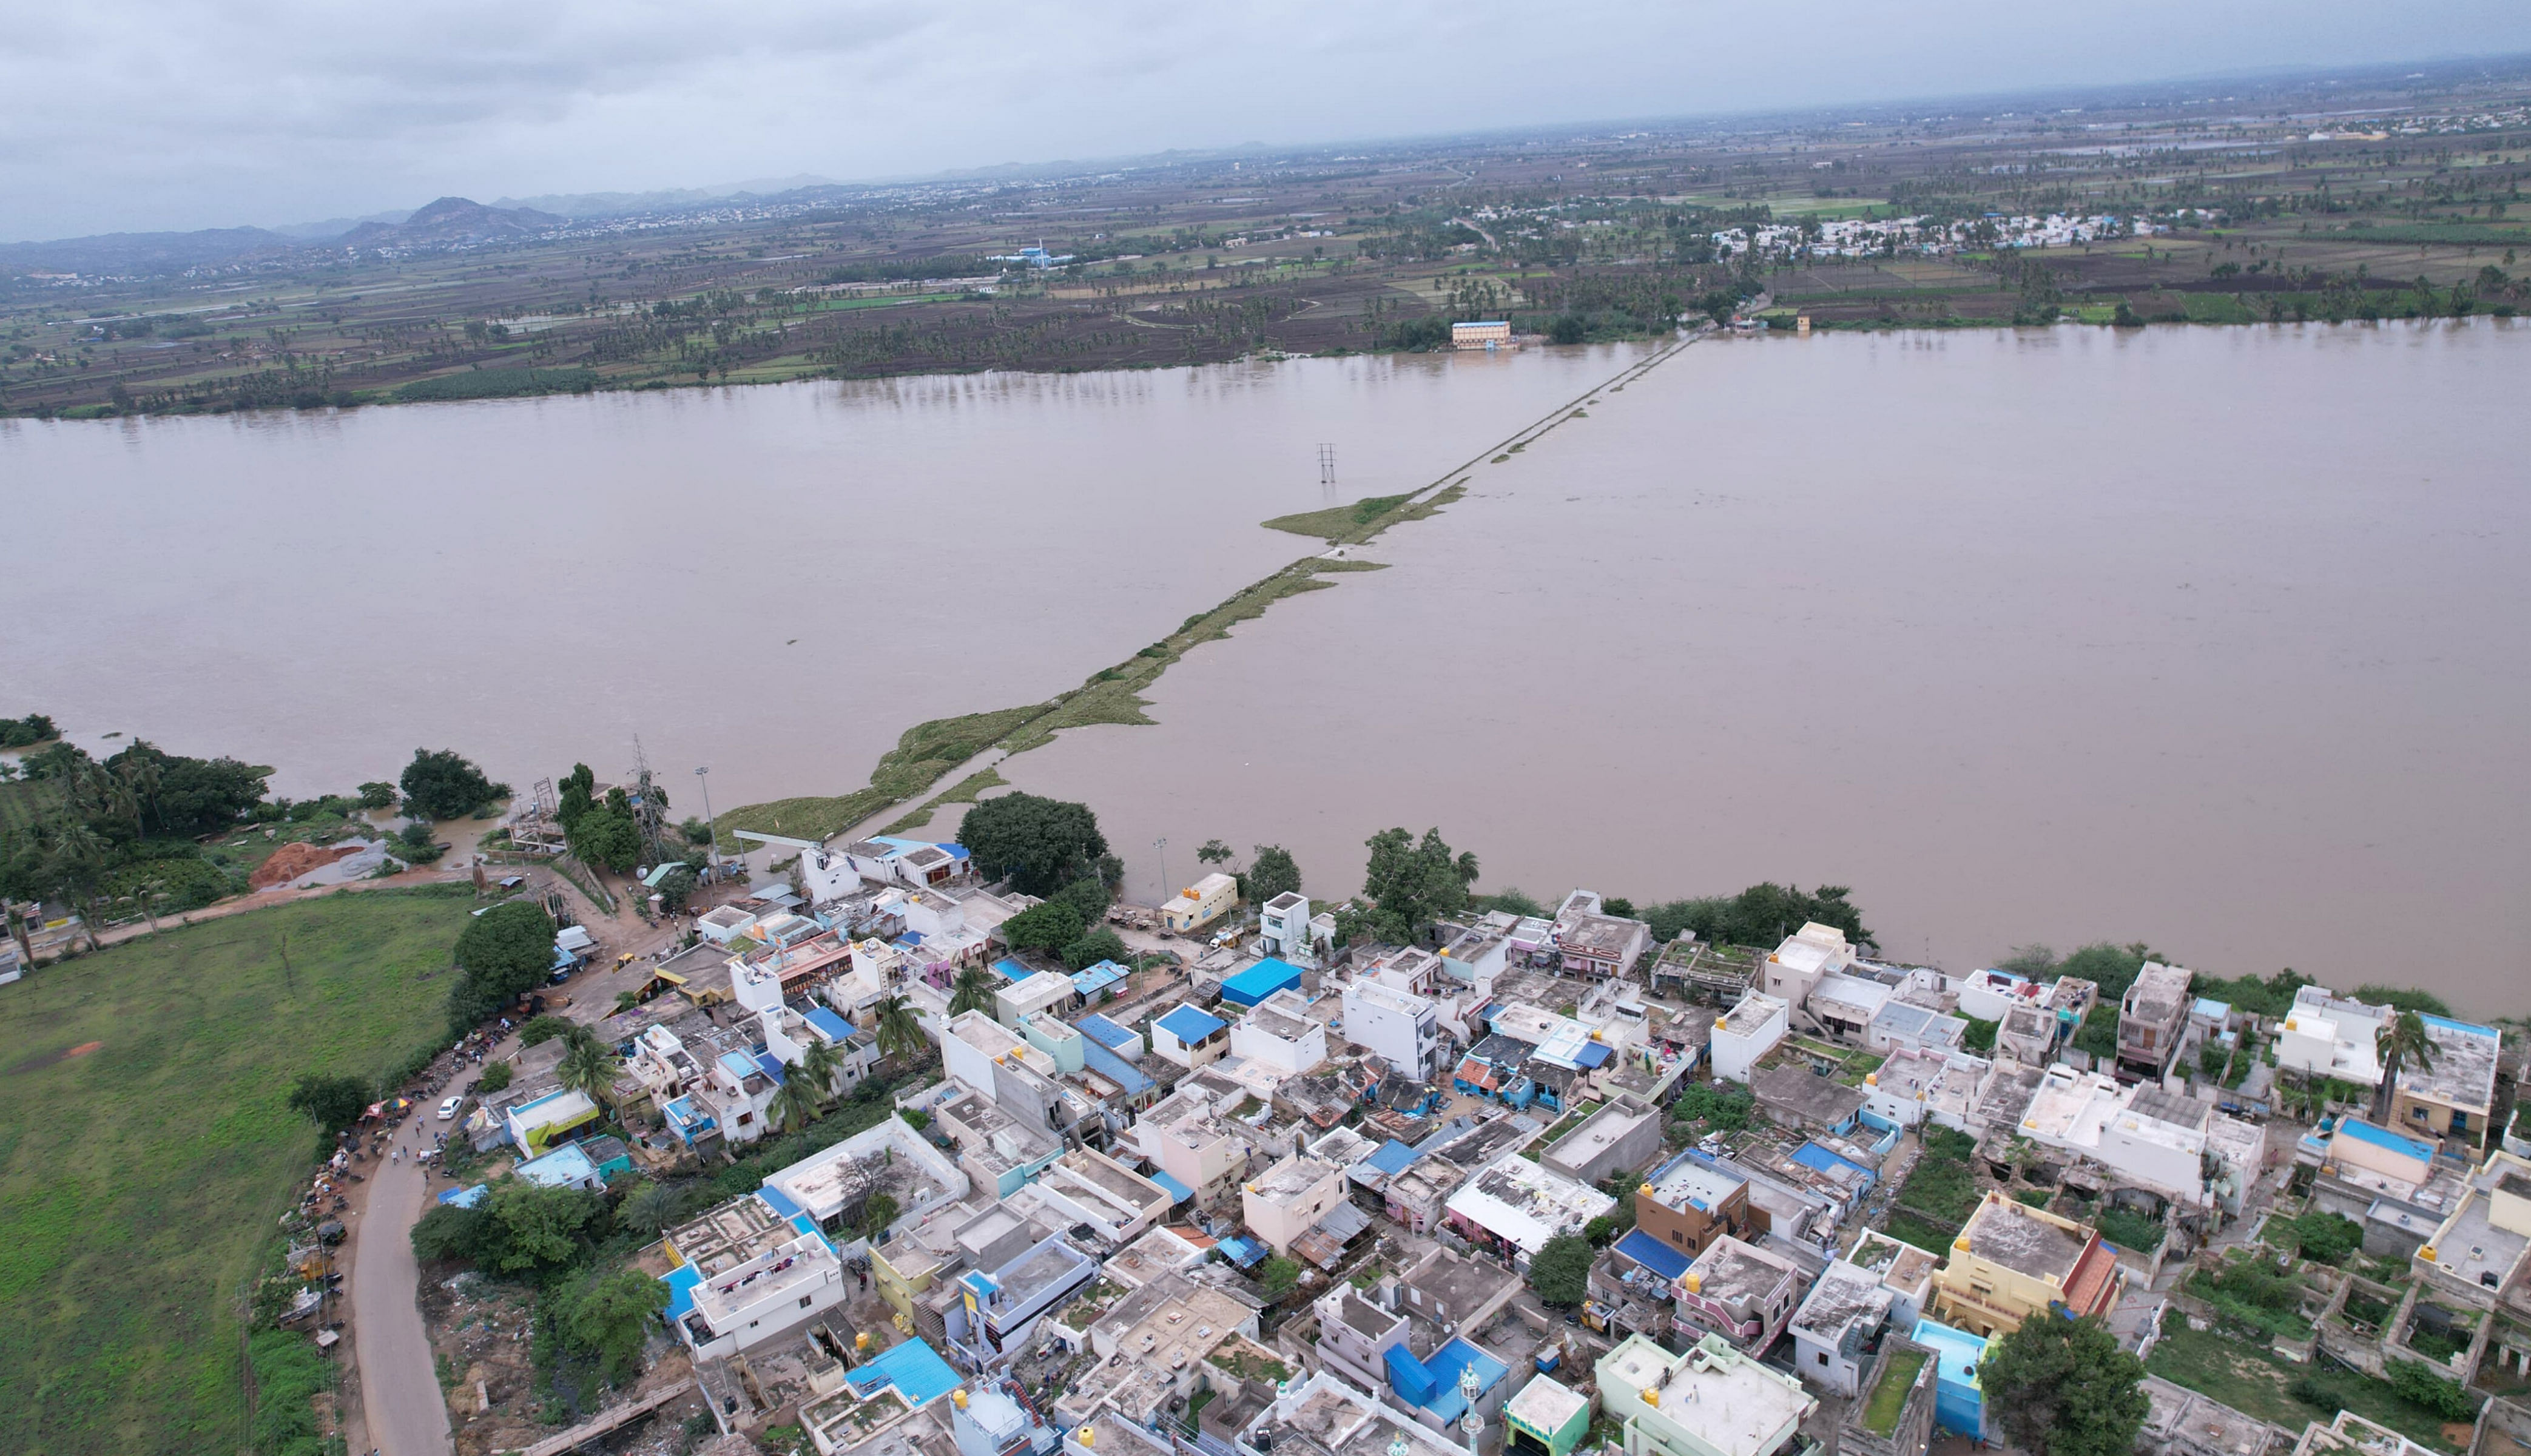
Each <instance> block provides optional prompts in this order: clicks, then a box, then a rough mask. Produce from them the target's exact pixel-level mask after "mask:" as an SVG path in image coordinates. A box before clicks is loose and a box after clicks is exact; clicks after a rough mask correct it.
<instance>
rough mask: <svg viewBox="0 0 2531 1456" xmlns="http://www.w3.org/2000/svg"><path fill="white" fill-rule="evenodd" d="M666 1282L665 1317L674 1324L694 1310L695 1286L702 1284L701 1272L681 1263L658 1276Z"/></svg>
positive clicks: (688, 1264) (692, 1266) (691, 1265)
mask: <svg viewBox="0 0 2531 1456" xmlns="http://www.w3.org/2000/svg"><path fill="white" fill-rule="evenodd" d="M659 1277H660V1278H662V1279H665V1280H667V1281H668V1309H667V1317H668V1322H669V1323H670V1324H674V1323H676V1322H677V1321H678V1320H680V1319H682V1318H684V1317H685V1316H687V1315H689V1314H691V1313H693V1311H694V1308H695V1286H696V1285H698V1284H701V1283H702V1282H703V1270H702V1269H700V1268H698V1267H696V1266H695V1265H693V1264H690V1263H681V1264H679V1265H677V1266H676V1267H675V1268H673V1269H670V1270H668V1271H667V1272H666V1273H664V1274H662V1275H660V1276H659Z"/></svg>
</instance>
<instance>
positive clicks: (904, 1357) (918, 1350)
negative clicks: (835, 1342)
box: [844, 1340, 958, 1411]
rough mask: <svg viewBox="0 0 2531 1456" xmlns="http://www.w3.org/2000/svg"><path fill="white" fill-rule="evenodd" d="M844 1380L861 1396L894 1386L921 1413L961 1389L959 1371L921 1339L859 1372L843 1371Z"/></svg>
mask: <svg viewBox="0 0 2531 1456" xmlns="http://www.w3.org/2000/svg"><path fill="white" fill-rule="evenodd" d="M844 1379H845V1380H846V1381H847V1382H849V1383H850V1384H851V1385H852V1387H853V1390H854V1392H855V1393H857V1394H860V1395H868V1394H870V1393H871V1392H872V1391H873V1390H875V1389H877V1388H878V1387H879V1386H882V1385H893V1386H895V1387H896V1393H897V1394H899V1395H901V1396H903V1397H905V1403H906V1404H907V1405H910V1406H912V1407H914V1408H915V1409H916V1410H918V1411H919V1410H921V1409H923V1408H924V1407H925V1406H928V1405H929V1404H931V1403H932V1402H933V1401H935V1400H938V1399H939V1398H940V1397H942V1396H944V1395H947V1394H948V1393H949V1392H950V1391H952V1390H955V1389H957V1388H958V1372H956V1371H954V1370H951V1369H950V1368H949V1362H947V1361H945V1360H943V1359H941V1358H940V1352H939V1351H937V1350H934V1349H932V1348H931V1347H930V1346H929V1345H928V1344H926V1343H925V1342H923V1341H922V1340H908V1341H906V1342H905V1343H904V1344H902V1345H898V1346H896V1347H895V1348H894V1349H891V1350H889V1351H888V1352H887V1353H886V1354H884V1355H881V1356H880V1357H878V1358H877V1359H876V1360H873V1361H872V1362H871V1363H870V1364H868V1365H866V1366H863V1367H862V1368H861V1369H859V1370H851V1371H846V1372H844Z"/></svg>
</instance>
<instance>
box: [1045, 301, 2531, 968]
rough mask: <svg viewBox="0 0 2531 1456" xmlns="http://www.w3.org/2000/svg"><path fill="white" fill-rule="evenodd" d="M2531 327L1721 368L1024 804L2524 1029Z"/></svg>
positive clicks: (2348, 332)
mask: <svg viewBox="0 0 2531 1456" xmlns="http://www.w3.org/2000/svg"><path fill="white" fill-rule="evenodd" d="M2526 380H2531V329H2526V328H2524V327H2522V326H2520V325H2510V326H2507V325H2500V324H2497V323H2495V322H2493V321H2481V322H2478V323H2476V324H2432V325H2424V326H2408V325H2399V326H2384V327H2365V328H2353V327H2343V326H2341V327H2337V328H2328V327H2323V326H2312V327H2308V328H2300V329H2270V328H2244V329H2228V330H2216V329H2188V328H2172V329H2148V330H2141V331H2121V332H2116V333H2112V332H2110V331H2108V330H2101V329H2073V328H2060V329H2053V330H2022V331H1995V332H1979V333H1928V334H1914V335H1884V336H1877V337H1872V336H1849V335H1823V336H1819V337H1814V338H1812V339H1809V340H1789V339H1780V340H1771V341H1765V342H1759V341H1720V342H1711V343H1706V344H1700V345H1697V346H1695V347H1692V348H1689V349H1687V350H1685V351H1683V352H1681V353H1680V354H1679V355H1677V356H1676V357H1675V358H1673V359H1672V360H1670V361H1669V362H1667V363H1665V364H1661V365H1660V366H1659V367H1658V368H1656V369H1654V370H1652V371H1651V372H1650V374H1648V375H1646V376H1645V377H1644V378H1643V379H1641V380H1640V381H1639V382H1637V383H1634V384H1632V385H1630V386H1629V387H1627V388H1626V389H1625V390H1624V391H1623V392H1619V393H1609V394H1604V395H1603V396H1601V397H1600V398H1599V399H1598V400H1597V401H1596V402H1595V403H1593V404H1592V405H1591V406H1590V408H1589V418H1588V419H1585V420H1575V421H1572V422H1571V423H1569V424H1566V425H1563V426H1560V427H1558V428H1557V429H1556V430H1554V431H1553V432H1551V433H1550V434H1549V435H1547V438H1546V439H1545V440H1543V441H1541V442H1540V443H1538V444H1536V445H1533V446H1531V447H1530V448H1529V449H1528V450H1526V451H1524V452H1523V453H1522V454H1521V455H1519V456H1518V457H1516V458H1515V459H1514V460H1512V461H1510V462H1508V463H1505V464H1502V465H1493V466H1487V467H1480V468H1479V469H1478V471H1477V473H1476V478H1475V480H1474V482H1473V484H1472V487H1471V488H1472V491H1473V494H1472V495H1471V496H1470V498H1469V499H1468V500H1467V502H1466V503H1465V504H1463V505H1461V506H1458V507H1456V508H1454V509H1452V510H1450V511H1448V512H1446V513H1444V514H1443V515H1441V516H1440V517H1438V518H1436V519H1434V520H1433V521H1430V522H1427V523H1424V524H1422V525H1419V526H1416V527H1413V528H1411V529H1408V530H1404V531H1400V532H1392V533H1391V534H1390V535H1389V536H1388V537H1386V538H1385V539H1383V540H1382V541H1380V542H1379V543H1378V546H1377V547H1376V549H1375V550H1374V551H1373V553H1372V554H1374V555H1376V556H1378V557H1379V558H1380V559H1384V560H1387V561H1390V562H1392V563H1394V565H1393V567H1392V569H1391V570H1388V571H1385V572H1379V573H1375V574H1367V575H1362V576H1357V577H1353V578H1349V579H1347V581H1346V582H1345V584H1344V586H1343V587H1342V588H1340V589H1338V590H1333V591H1322V592H1317V593H1314V594H1311V595H1308V596H1304V597H1301V598H1297V599H1295V600H1292V601H1288V602H1285V603H1282V604H1279V605H1277V606H1276V607H1275V608H1274V610H1273V611H1272V612H1271V613H1270V614H1269V615H1268V616H1267V617H1266V619H1265V620H1264V621H1261V622H1257V623H1253V624H1250V625H1248V626H1246V627H1243V628H1242V629H1241V630H1240V632H1239V634H1238V636H1237V637H1236V638H1235V639H1234V640H1232V641H1230V642H1228V643H1224V644H1215V645H1213V646H1209V647H1207V648H1205V649H1203V650H1202V651H1200V652H1198V653H1196V654H1195V655H1193V656H1191V657H1190V658H1189V659H1188V660H1187V661H1186V662H1184V663H1182V664H1181V665H1180V666H1178V667H1177V668H1175V669H1173V670H1172V671H1171V672H1170V673H1169V675H1168V676H1167V677H1166V678H1164V679H1163V680H1162V681H1161V683H1160V684H1159V686H1158V689H1157V692H1156V693H1155V694H1154V695H1153V696H1154V698H1155V701H1156V705H1155V707H1154V708H1153V716H1155V717H1157V718H1158V719H1159V720H1160V723H1161V726H1159V727H1157V728H1141V729H1113V728H1099V729H1091V730H1085V731H1083V732H1080V733H1075V734H1071V735H1068V736H1067V737H1066V739H1065V740H1064V741H1062V742H1059V743H1057V744H1055V745H1052V746H1050V747H1048V748H1046V749H1044V750H1042V751H1041V752H1039V753H1037V754H1033V755H1030V756H1024V757H1022V758H1019V759H1017V760H1015V761H1014V762H1013V764H1011V765H1009V766H1007V767H1006V768H1005V769H1004V772H1005V773H1006V774H1007V775H1008V776H1010V777H1011V778H1012V779H1014V781H1016V782H1018V783H1020V784H1022V785H1023V786H1024V787H1028V788H1032V789H1036V790H1040V791H1043V792H1048V793H1056V794H1061V795H1064V796H1066V797H1079V798H1084V799H1087V800H1089V801H1090V802H1091V803H1093V804H1095V805H1096V806H1097V810H1098V812H1099V814H1100V817H1101V821H1102V822H1103V823H1104V824H1105V825H1106V826H1107V827H1108V831H1109V835H1110V837H1111V838H1112V839H1114V840H1116V841H1118V842H1119V843H1120V844H1122V845H1124V846H1127V847H1129V848H1130V849H1131V850H1136V851H1140V852H1141V853H1140V854H1139V855H1138V856H1136V866H1135V868H1136V869H1137V871H1138V872H1140V873H1142V874H1143V875H1144V876H1145V878H1144V879H1143V882H1142V883H1143V887H1144V888H1146V889H1150V888H1153V887H1155V885H1156V871H1155V870H1154V869H1153V868H1152V864H1151V862H1152V861H1153V858H1154V856H1153V854H1152V852H1151V851H1150V850H1149V849H1148V848H1147V847H1148V846H1149V845H1150V844H1151V842H1152V841H1153V839H1155V838H1157V837H1160V836H1162V835H1165V836H1166V837H1167V839H1168V841H1169V844H1170V846H1171V849H1170V851H1169V854H1170V856H1171V867H1170V870H1171V873H1172V874H1174V875H1175V876H1177V877H1178V878H1180V879H1184V878H1187V877H1189V875H1190V874H1191V872H1192V870H1193V868H1195V866H1194V862H1193V857H1192V854H1191V851H1192V848H1193V847H1194V846H1196V845H1198V844H1201V843H1202V842H1203V841H1204V840H1206V839H1208V838H1211V837H1215V836H1218V837H1220V838H1222V839H1225V840H1227V841H1228V842H1230V843H1231V844H1233V845H1236V846H1239V847H1241V848H1242V849H1243V850H1245V848H1246V847H1247V846H1249V845H1252V844H1255V843H1260V842H1267V843H1272V842H1280V843H1281V844H1283V845H1285V846H1287V847H1289V848H1290V849H1292V850H1293V851H1294V853H1295V854H1296V855H1297V857H1298V859H1299V861H1300V864H1301V866H1302V868H1303V870H1304V872H1305V874H1306V875H1307V876H1308V878H1309V882H1310V885H1311V887H1312V888H1313V889H1314V890H1320V891H1332V892H1347V891H1350V890H1351V889H1353V888H1354V887H1355V886H1356V884H1357V883H1358V881H1359V875H1360V870H1361V866H1362V862H1363V859H1364V853H1365V852H1364V850H1363V848H1362V841H1363V840H1364V839H1365V838H1367V837H1368V836H1369V835H1370V834H1371V833H1372V832H1373V831H1375V830H1376V829H1378V828H1379V827H1381V826H1383V825H1388V824H1405V825H1409V826H1411V827H1413V828H1414V829H1416V830H1418V831H1421V830H1422V829H1423V828H1424V827H1425V826H1427V825H1434V824H1437V825H1439V826H1440V827H1441V829H1442V832H1443V834H1444V836H1445V837H1446V838H1448V839H1449V840H1450V842H1451V843H1452V845H1453V846H1455V847H1457V848H1461V849H1468V850H1473V851H1475V852H1476V854H1477V855H1478V857H1479V859H1480V860H1481V861H1482V863H1483V865H1484V867H1485V873H1484V879H1483V881H1482V883H1483V884H1484V885H1485V886H1487V887H1493V888H1499V887H1501V886H1504V885H1518V886H1521V887H1523V888H1526V889H1527V890H1529V891H1530V892H1531V893H1533V894H1535V895H1537V896H1539V897H1540V898H1541V899H1543V900H1547V901H1549V902H1550V903H1551V901H1552V899H1553V897H1554V896H1556V895H1558V894H1560V893H1561V892H1562V891H1563V890H1565V889H1566V888H1568V887H1570V886H1572V885H1575V884H1585V885H1591V886H1595V887H1597V888H1599V889H1601V890H1602V891H1603V893H1609V894H1624V895H1629V896H1632V897H1634V898H1635V899H1637V900H1638V901H1643V900H1648V899H1667V898H1672V897H1676V896H1683V895H1693V894H1711V893H1716V892H1728V891H1730V890H1733V889H1736V888H1738V887H1739V886H1741V885H1744V884H1747V883H1750V882H1752V881H1755V880H1759V879H1768V878H1772V879H1776V880H1791V881H1798V882H1800V883H1802V884H1804V885H1812V884H1817V883H1820V882H1822V881H1827V882H1830V883H1842V884H1847V885H1851V886H1853V887H1854V890H1855V896H1856V899H1857V901H1858V903H1859V904H1860V905H1861V906H1862V907H1863V909H1864V911H1865V913H1866V920H1867V923H1868V924H1870V925H1871V926H1872V927H1873V928H1874V929H1875V930H1876V931H1877V932H1878V933H1879V935H1880V936H1881V939H1882V943H1883V945H1884V949H1885V950H1886V951H1887V952H1888V953H1890V954H1893V955H1899V956H1905V957H1909V958H1930V959H1932V960H1935V961H1937V962H1939V963H1940V964H1943V965H1945V966H1948V967H1950V968H1952V969H1954V970H1967V969H1969V968H1971V967H1974V966H1976V965H1978V964H1982V963H1984V962H1986V961H1987V960H1989V959H1991V958H1993V957H1996V956H1998V955H2000V954H2002V953H2003V952H2004V951H2005V950H2006V949H2007V948H2009V947H2011V946H2014V945H2017V944H2023V943H2028V942H2033V941H2038V942H2045V943H2049V944H2052V945H2054V946H2055V947H2057V948H2058V949H2059V950H2064V949H2070V948H2071V947H2073V946H2075V945H2078V944H2081V943H2084V942H2087V941H2090V940H2094V939H2102V938H2108V939H2114V940H2117V941H2121V942H2123V941H2128V940H2135V939H2143V940H2148V941H2150V942H2151V943H2152V944H2153V945H2154V946H2155V947H2157V948H2158V949H2161V950H2163V951H2165V952H2166V953H2168V954H2170V955H2172V956H2175V957H2178V958H2180V959H2181V960H2182V961H2183V963H2185V964H2187V965H2190V966H2192V967H2196V968H2200V969H2204V970H2208V971H2211V972H2215V973H2217V974H2222V975H2239V974H2243V973H2248V972H2255V973H2259V974H2267V973H2270V972H2273V971H2275V970H2277V969H2278V968H2279V967H2284V966H2292V967H2295V968H2297V969H2299V970H2301V971H2303V972H2304V973H2305V974H2308V975H2314V976H2317V977H2319V978H2321V979H2323V980H2332V981H2334V982H2336V983H2337V984H2339V985H2340V986H2341V987H2346V986H2351V985H2352V984H2354V983H2357V982H2360V981H2365V980H2385V981H2390V982H2392V983H2408V984H2423V985H2426V986H2429V987H2431V988H2433V989H2435V990H2437V991H2440V992H2442V993H2443V994H2445V995H2446V996H2447V998H2449V999H2450V1000H2451V1001H2453V1003H2454V1004H2455V1005H2457V1006H2460V1007H2463V1008H2465V1009H2469V1010H2473V1011H2477V1012H2480V1013H2484V1014H2506V1013H2510V1014H2520V1013H2522V1012H2524V1011H2525V1010H2531V958H2526V952H2525V949H2524V946H2525V943H2526V933H2531V910H2526V906H2531V897H2526V895H2525V893H2524V890H2523V886H2524V885H2525V884H2526V882H2531V850H2526V836H2525V831H2524V827H2523V815H2524V811H2525V809H2526V807H2527V806H2531V758H2526V755H2525V751H2524V746H2525V744H2526V742H2531V585H2526V582H2531V578H2526V568H2531V556H2526V544H2531V530H2526V528H2531V470H2526V467H2525V464H2524V456H2523V451H2522V438H2521V436H2520V434H2519V432H2518V430H2515V429H2513V428H2511V427H2509V426H2507V425H2505V424H2504V423H2503V421H2506V420H2514V419H2516V418H2518V414H2519V411H2520V409H2521V400H2522V397H2523V387H2524V384H2525V381H2526Z"/></svg>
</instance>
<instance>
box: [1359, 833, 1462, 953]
mask: <svg viewBox="0 0 2531 1456" xmlns="http://www.w3.org/2000/svg"><path fill="white" fill-rule="evenodd" d="M1364 842H1365V843H1366V844H1367V845H1369V847H1370V849H1371V863H1370V864H1369V865H1368V866H1367V867H1365V868H1364V869H1363V875H1362V881H1363V893H1364V894H1365V895H1367V896H1369V897H1370V899H1371V902H1372V909H1371V912H1370V914H1369V915H1368V916H1366V917H1365V918H1364V925H1365V928H1367V929H1369V930H1370V931H1371V932H1372V933H1373V934H1375V935H1377V936H1378V937H1379V938H1380V939H1382V940H1385V941H1388V942H1389V943H1391V944H1394V945H1411V944H1413V943H1414V942H1416V941H1418V940H1421V939H1423V938H1424V937H1425V935H1427V934H1429V933H1430V932H1431V931H1432V929H1433V925H1434V922H1436V921H1439V920H1442V919H1445V918H1447V917H1449V916H1454V915H1457V914H1459V913H1461V912H1462V911H1464V910H1466V909H1467V907H1468V886H1470V885H1472V884H1475V883H1476V882H1477V857H1476V856H1475V855H1469V854H1457V855H1454V854H1452V853H1451V851H1450V846H1449V845H1448V844H1446V843H1444V842H1443V841H1442V839H1441V831H1440V830H1438V829H1427V830H1425V831H1424V837H1423V838H1422V839H1420V840H1419V839H1417V838H1415V836H1413V835H1412V834H1409V833H1407V832H1406V831H1405V830H1404V829H1382V830H1380V831H1379V832H1378V833H1377V834H1374V835H1373V836H1371V838H1370V839H1368V840H1366V841H1364Z"/></svg>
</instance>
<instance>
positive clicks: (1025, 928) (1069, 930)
mask: <svg viewBox="0 0 2531 1456" xmlns="http://www.w3.org/2000/svg"><path fill="white" fill-rule="evenodd" d="M1087 928H1088V926H1087V925H1085V924H1083V923H1082V919H1081V912H1080V911H1078V910H1075V909H1073V907H1072V902H1071V901H1069V900H1048V901H1046V902H1045V903H1044V904H1042V905H1032V906H1030V907H1029V908H1028V909H1026V910H1023V911H1021V912H1020V913H1019V914H1017V915H1015V916H1012V917H1011V918H1010V919H1009V920H1006V921H1004V922H1002V942H1003V943H1004V944H1006V945H1008V946H1009V947H1010V948H1011V949H1013V950H1057V949H1060V948H1062V947H1063V946H1067V945H1070V944H1071V943H1072V942H1074V941H1076V940H1078V939H1080V938H1081V934H1082V931H1083V930H1085V929H1087Z"/></svg>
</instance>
